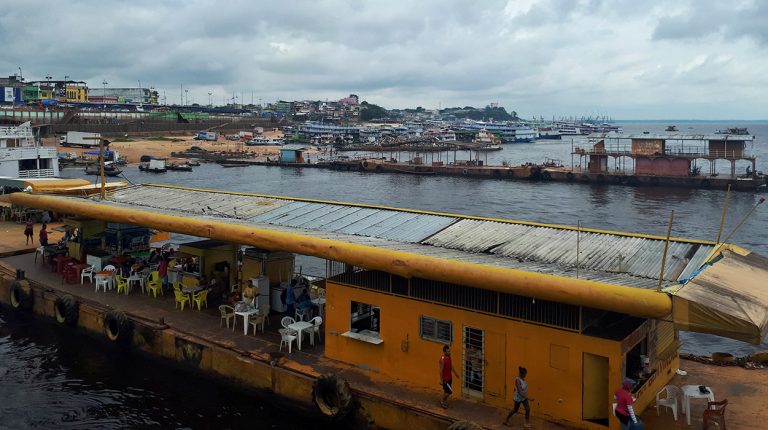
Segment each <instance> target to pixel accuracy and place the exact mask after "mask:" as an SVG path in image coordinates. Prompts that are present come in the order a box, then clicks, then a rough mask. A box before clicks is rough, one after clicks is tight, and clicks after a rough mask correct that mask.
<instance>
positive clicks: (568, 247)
mask: <svg viewBox="0 0 768 430" xmlns="http://www.w3.org/2000/svg"><path fill="white" fill-rule="evenodd" d="M577 237H578V239H577ZM577 241H578V245H577ZM424 243H425V244H428V245H434V246H440V247H444V248H452V249H459V250H462V251H467V252H473V253H491V254H494V255H499V256H503V257H510V258H515V259H518V260H521V261H535V262H540V263H545V264H553V265H556V266H560V267H572V268H575V267H576V265H577V247H578V266H579V268H580V269H589V270H596V271H601V272H607V273H626V274H630V275H633V276H639V277H643V278H658V276H659V273H660V272H661V260H662V256H663V254H664V241H663V240H657V239H647V238H642V237H631V236H618V235H611V234H603V233H594V232H578V231H575V230H565V229H559V228H547V227H539V226H528V225H517V224H505V223H500V222H495V221H479V220H468V219H464V220H461V221H458V222H457V223H455V224H453V225H451V226H449V227H448V228H446V229H444V230H442V231H441V232H439V233H437V234H435V235H434V236H432V237H430V238H429V239H427V240H425V241H424ZM700 248H704V249H702V250H701V251H700ZM711 249H712V247H711V246H702V245H699V244H692V243H681V242H670V244H669V250H668V253H667V263H666V268H665V271H664V272H665V276H664V278H665V279H667V280H670V281H674V280H676V279H678V277H679V276H680V274H681V273H683V272H684V271H685V270H686V268H687V266H688V265H689V263H690V262H693V260H691V257H692V256H694V255H696V254H697V252H700V253H701V254H704V255H706V254H708V252H709V251H711ZM699 256H700V255H699ZM702 261H703V258H700V259H697V260H696V262H694V264H698V265H700V264H701V262H702ZM693 270H695V269H693Z"/></svg>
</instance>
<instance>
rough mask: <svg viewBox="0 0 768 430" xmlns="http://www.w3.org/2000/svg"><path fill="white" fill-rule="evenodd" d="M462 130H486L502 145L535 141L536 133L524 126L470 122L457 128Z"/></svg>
mask: <svg viewBox="0 0 768 430" xmlns="http://www.w3.org/2000/svg"><path fill="white" fill-rule="evenodd" d="M459 127H460V128H461V129H464V130H486V131H490V132H492V133H494V134H496V135H498V136H499V137H500V138H501V140H502V142H503V143H528V142H533V141H534V140H536V131H534V130H533V129H532V128H531V127H529V126H527V125H525V124H510V123H495V122H482V121H472V122H464V123H462V124H460V126H459Z"/></svg>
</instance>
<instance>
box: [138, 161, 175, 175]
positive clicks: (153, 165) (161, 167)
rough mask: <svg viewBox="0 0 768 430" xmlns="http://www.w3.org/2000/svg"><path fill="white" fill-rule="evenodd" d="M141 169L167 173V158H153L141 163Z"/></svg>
mask: <svg viewBox="0 0 768 430" xmlns="http://www.w3.org/2000/svg"><path fill="white" fill-rule="evenodd" d="M139 170H141V171H144V172H150V173H165V171H166V170H168V169H167V166H166V164H165V160H157V159H154V158H153V159H151V160H149V162H147V163H141V164H139Z"/></svg>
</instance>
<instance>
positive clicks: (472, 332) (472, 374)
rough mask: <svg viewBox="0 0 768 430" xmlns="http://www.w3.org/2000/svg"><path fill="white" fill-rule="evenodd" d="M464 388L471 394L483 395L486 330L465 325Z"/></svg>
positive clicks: (463, 353) (463, 351)
mask: <svg viewBox="0 0 768 430" xmlns="http://www.w3.org/2000/svg"><path fill="white" fill-rule="evenodd" d="M462 357H463V360H462V362H463V369H464V371H463V372H462V388H463V391H464V393H466V394H469V395H470V396H478V397H482V394H483V383H484V379H485V378H484V373H485V371H484V370H485V369H484V368H483V367H484V366H483V363H484V361H485V332H483V330H480V329H477V328H472V327H464V342H463V350H462Z"/></svg>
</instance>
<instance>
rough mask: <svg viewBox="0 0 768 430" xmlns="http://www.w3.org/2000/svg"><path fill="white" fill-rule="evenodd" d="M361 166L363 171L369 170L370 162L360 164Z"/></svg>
mask: <svg viewBox="0 0 768 430" xmlns="http://www.w3.org/2000/svg"><path fill="white" fill-rule="evenodd" d="M360 166H361V167H362V168H363V169H367V168H368V161H363V162H362V163H360Z"/></svg>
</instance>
